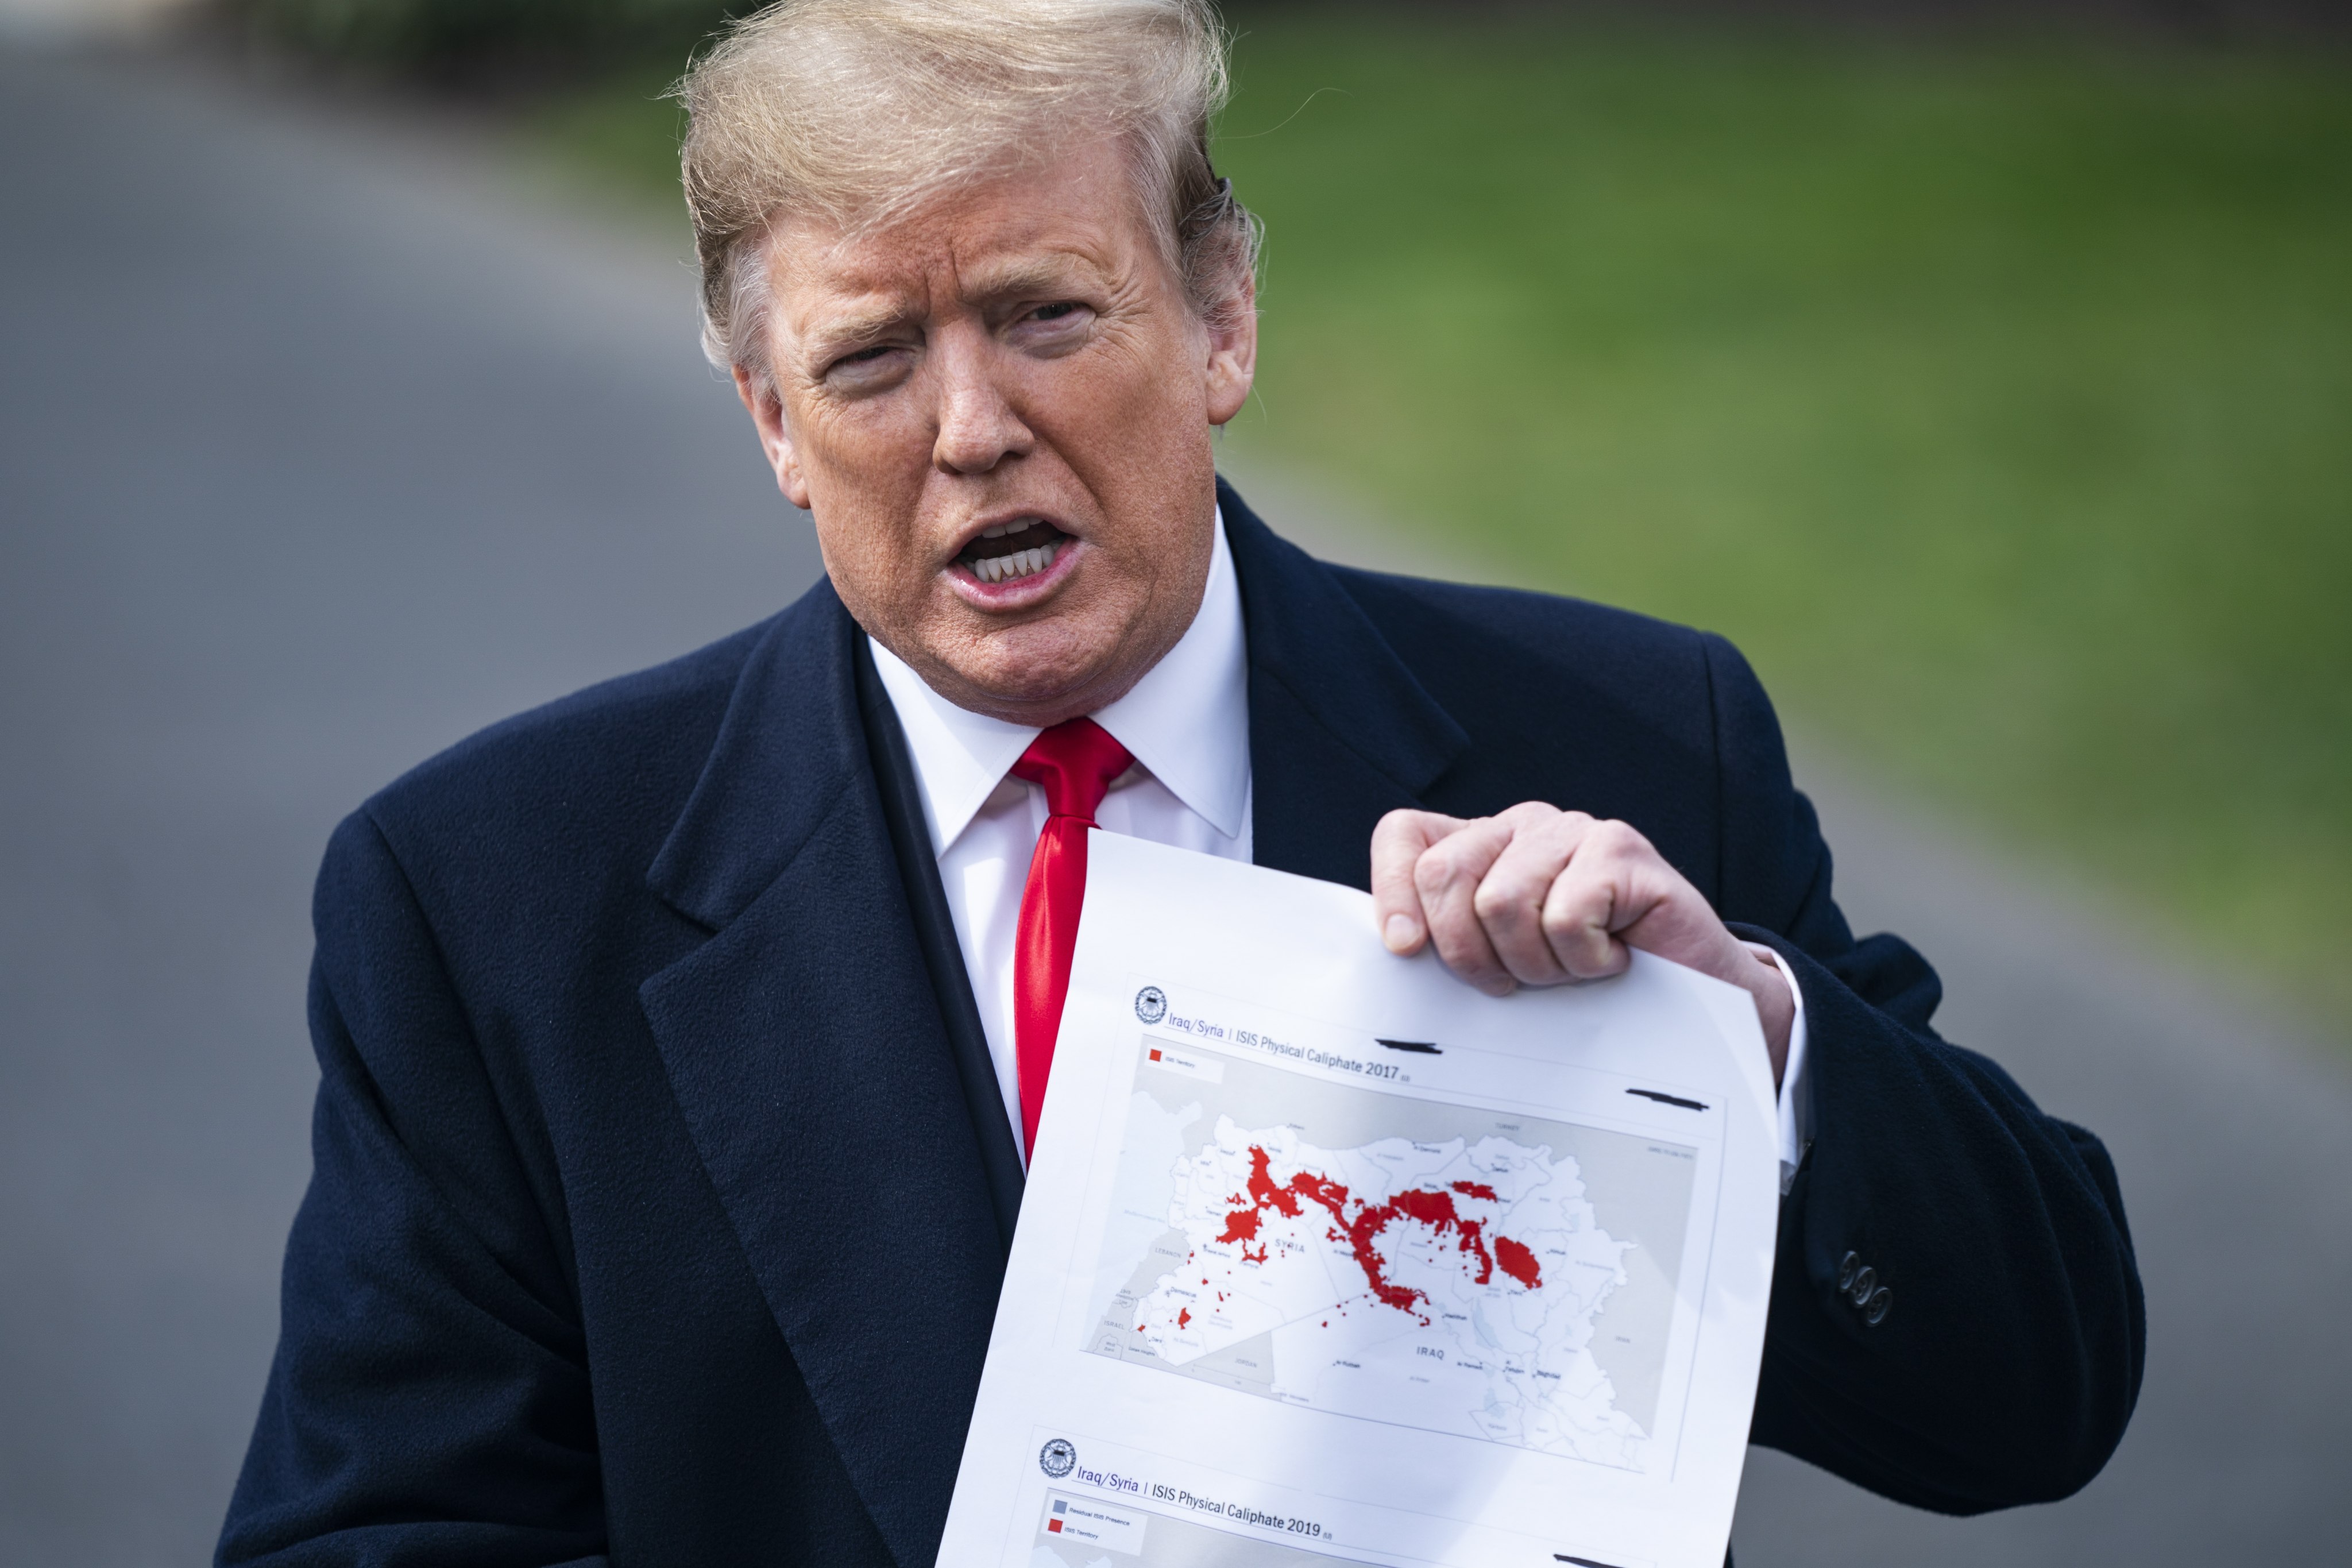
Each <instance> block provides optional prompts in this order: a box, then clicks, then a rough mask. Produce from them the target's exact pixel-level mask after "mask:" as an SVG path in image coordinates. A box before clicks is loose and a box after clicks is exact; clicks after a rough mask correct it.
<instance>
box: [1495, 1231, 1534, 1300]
mask: <svg viewBox="0 0 2352 1568" xmlns="http://www.w3.org/2000/svg"><path fill="white" fill-rule="evenodd" d="M1495 1261H1496V1263H1498V1264H1500V1265H1501V1266H1502V1269H1503V1272H1504V1273H1506V1274H1507V1275H1509V1276H1510V1277H1511V1278H1512V1279H1516V1280H1517V1281H1518V1282H1519V1283H1520V1284H1522V1285H1524V1286H1526V1287H1527V1288H1528V1289H1530V1290H1532V1289H1535V1288H1536V1287H1537V1286H1538V1285H1540V1284H1542V1283H1543V1271H1542V1270H1541V1269H1539V1268H1537V1267H1536V1255H1535V1254H1534V1253H1532V1252H1529V1251H1528V1249H1527V1248H1526V1247H1521V1246H1520V1245H1519V1244H1518V1243H1517V1242H1516V1241H1513V1240H1512V1239H1511V1238H1510V1237H1507V1236H1498V1237H1496V1238H1495Z"/></svg>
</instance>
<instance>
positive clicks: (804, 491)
mask: <svg viewBox="0 0 2352 1568" xmlns="http://www.w3.org/2000/svg"><path fill="white" fill-rule="evenodd" d="M735 395H736V396H738V397H740V398H741V399H742V400H743V407H744V409H745V411H746V412H748V413H749V414H750V415H751V424H752V426H754V427H755V428H757V429H758V431H759V432H760V450H761V451H762V452H764V453H766V454H767V457H768V467H770V468H773V469H775V471H776V488H777V489H780V490H782V491H783V492H784V499H785V500H788V501H790V502H792V503H793V505H794V506H796V507H798V508H800V509H801V510H803V511H806V510H808V503H809V490H808V481H807V480H806V479H803V478H802V477H801V465H800V459H799V458H798V457H797V456H795V455H794V453H793V433H792V430H791V428H790V427H789V426H786V425H785V423H784V403H783V399H782V398H781V397H778V396H777V395H776V387H775V383H774V382H773V381H772V380H771V379H770V378H768V377H767V376H763V375H755V374H752V373H751V371H750V370H749V369H747V368H746V367H744V366H742V365H740V364H739V365H737V366H736V367H735ZM1244 395H1246V394H1244ZM1227 417H1231V416H1227Z"/></svg>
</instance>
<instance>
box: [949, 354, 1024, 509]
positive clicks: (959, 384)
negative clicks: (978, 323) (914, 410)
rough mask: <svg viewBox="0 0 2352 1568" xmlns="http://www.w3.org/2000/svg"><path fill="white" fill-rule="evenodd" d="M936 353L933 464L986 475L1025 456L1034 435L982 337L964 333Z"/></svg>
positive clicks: (950, 470) (953, 471)
mask: <svg viewBox="0 0 2352 1568" xmlns="http://www.w3.org/2000/svg"><path fill="white" fill-rule="evenodd" d="M942 336H943V337H945V338H946V339H947V340H948V341H946V342H940V344H939V345H938V347H937V349H936V350H935V351H934V357H933V363H934V364H935V365H936V366H937V368H938V370H939V373H940V412H939V435H938V437H936V438H935V439H934V440H933V442H932V444H931V462H932V464H933V465H934V466H935V467H937V468H939V469H940V471H941V472H942V473H949V474H984V473H987V472H988V471H989V470H990V469H992V468H995V467H996V465H997V464H999V463H1001V462H1003V460H1004V459H1005V458H1018V457H1023V456H1025V455H1026V454H1027V453H1028V452H1029V450H1030V448H1031V447H1034V446H1035V445H1036V440H1037V438H1036V437H1035V436H1034V434H1032V433H1031V431H1030V429H1029V426H1026V425H1024V424H1023V423H1022V421H1021V416H1019V415H1018V414H1016V413H1014V412H1013V405H1012V404H1011V403H1009V402H1008V401H1006V399H1005V396H1004V393H1003V389H1002V388H1001V387H1000V386H999V385H998V384H997V379H996V376H997V370H998V367H997V365H996V363H995V360H996V355H995V354H994V353H992V352H991V351H992V347H993V345H992V344H990V343H989V342H987V341H986V339H985V336H984V335H983V334H978V333H975V334H973V336H974V337H977V338H979V339H980V341H978V342H973V341H970V340H968V339H965V338H964V336H963V334H961V333H952V334H942Z"/></svg>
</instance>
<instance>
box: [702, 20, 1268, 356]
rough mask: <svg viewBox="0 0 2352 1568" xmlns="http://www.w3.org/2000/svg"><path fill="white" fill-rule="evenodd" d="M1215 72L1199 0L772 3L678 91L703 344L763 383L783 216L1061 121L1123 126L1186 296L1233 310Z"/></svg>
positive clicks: (1216, 40) (990, 161)
mask: <svg viewBox="0 0 2352 1568" xmlns="http://www.w3.org/2000/svg"><path fill="white" fill-rule="evenodd" d="M1227 89H1228V79H1227V75H1226V68H1225V37H1224V33H1223V29H1222V27H1221V26H1219V25H1218V22H1217V19H1216V16H1215V15H1214V13H1213V12H1212V11H1211V10H1210V8H1209V5H1208V0H778V3H777V4H775V5H770V6H769V7H767V8H766V9H765V10H762V11H760V12H758V13H756V14H754V15H752V16H749V17H746V18H745V19H743V20H742V21H740V22H739V23H737V24H735V25H734V26H732V27H731V28H730V29H729V31H728V32H727V33H726V35H725V36H724V37H722V38H721V39H720V40H719V44H718V45H717V47H714V48H713V49H712V50H711V51H710V52H709V54H708V55H706V56H705V57H704V58H702V59H701V60H699V61H698V62H697V63H696V65H695V66H694V68H692V69H691V70H690V71H688V73H687V76H686V78H685V79H683V80H682V81H680V82H679V83H678V84H677V88H676V89H675V92H676V95H677V98H678V99H679V100H680V101H681V102H683V103H684V104H685V105H686V109H687V113H688V130H687V134H686V142H685V145H684V146H683V147H682V148H681V149H680V153H679V163H680V166H681V171H682V173H683V175H684V178H685V183H686V200H687V206H688V210H689V212H690V213H691V215H692V216H693V219H694V243H695V252H696V255H697V257H698V258H699V260H700V261H701V264H702V323H703V325H702V345H703V352H704V353H706V354H708V355H709V358H710V361H711V363H713V364H715V365H717V366H718V367H719V368H720V369H722V370H727V369H731V368H734V367H736V366H741V367H742V368H744V369H745V370H747V371H749V372H750V373H751V374H752V376H753V377H754V379H755V380H756V381H758V382H759V383H761V384H762V385H763V386H765V385H768V384H771V383H770V375H769V367H768V353H767V327H766V318H767V265H766V262H767V242H768V237H769V232H770V228H771V226H772V223H773V221H774V220H775V218H776V217H777V216H779V215H780V214H783V213H792V214H794V215H804V216H813V217H815V218H818V219H820V220H823V221H824V222H825V223H827V224H828V225H830V226H835V227H838V228H843V229H849V230H856V229H858V228H862V227H866V226H871V225H874V224H877V223H881V222H886V221H887V220H888V219H890V218H892V217H894V216H899V215H903V214H905V213H907V212H908V211H910V210H911V209H913V208H914V207H915V206H917V205H919V204H920V203H922V202H923V201H924V200H925V199H926V198H927V197H929V196H932V195H937V194H939V193H940V192H941V191H944V190H946V189H949V188H950V187H952V186H956V185H959V184H966V183H969V182H971V181H973V180H976V179H981V178H985V177H988V176H989V175H991V174H996V173H1000V172H1004V171H1007V170H1011V169H1016V168H1018V167H1020V166H1021V165H1022V163H1024V161H1026V160H1029V159H1033V158H1035V157H1038V156H1042V155H1045V154H1047V153H1051V152H1052V151H1054V150H1055V148H1057V147H1059V146H1061V145H1064V144H1065V141H1066V138H1068V137H1071V136H1074V135H1089V136H1093V135H1108V136H1111V137H1115V138H1118V139H1120V140H1122V141H1124V142H1125V143H1126V144H1127V147H1128V149H1129V154H1130V157H1131V160H1132V165H1133V169H1134V173H1135V178H1136V182H1137V190H1138V193H1139V195H1140V196H1141V197H1142V200H1143V205H1144V210H1145V212H1146V213H1147V214H1150V215H1151V216H1153V218H1154V219H1155V220H1156V221H1155V225H1154V226H1155V231H1156V237H1158V239H1159V240H1160V243H1161V245H1162V247H1163V251H1164V254H1165V256H1166V258H1167V259H1168V261H1169V262H1170V263H1171V265H1172V266H1173V267H1174V268H1176V270H1177V271H1178V273H1179V275H1180V276H1181V278H1182V279H1183V281H1184V286H1185V290H1186V293H1187V295H1188V296H1189V297H1190V299H1191V300H1192V305H1193V308H1194V309H1195V310H1197V311H1199V312H1200V313H1201V315H1202V318H1203V319H1204V320H1205V321H1209V322H1210V323H1211V324H1212V325H1213V326H1227V325H1230V324H1231V323H1232V321H1233V319H1234V316H1235V315H1237V314H1239V313H1240V312H1244V311H1245V310H1247V309H1248V308H1249V307H1248V305H1247V302H1246V301H1247V299H1248V294H1247V291H1246V289H1245V287H1244V284H1245V282H1246V280H1247V279H1249V278H1250V277H1251V276H1252V274H1253V272H1254V270H1255V266H1256V261H1257V245H1258V230H1257V225H1256V220H1255V218H1253V217H1252V216H1250V214H1249V212H1248V211H1247V209H1245V208H1244V206H1243V205H1241V203H1240V202H1239V201H1237V200H1236V199H1234V194H1233V187H1232V184H1231V182H1230V181H1225V180H1221V179H1219V178H1218V177H1217V175H1216V173H1215V171H1214V170H1213V168H1212V167H1211V165H1210V162H1209V122H1210V120H1211V118H1212V117H1213V115H1214V114H1215V113H1216V112H1217V110H1220V109H1221V108H1223V105H1224V101H1225V95H1226V92H1227ZM1041 128H1042V129H1041Z"/></svg>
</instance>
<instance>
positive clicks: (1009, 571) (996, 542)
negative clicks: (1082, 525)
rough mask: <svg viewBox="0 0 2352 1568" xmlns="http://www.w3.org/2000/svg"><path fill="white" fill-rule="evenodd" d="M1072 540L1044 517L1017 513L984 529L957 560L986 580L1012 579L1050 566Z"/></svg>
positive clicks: (1027, 575)
mask: <svg viewBox="0 0 2352 1568" xmlns="http://www.w3.org/2000/svg"><path fill="white" fill-rule="evenodd" d="M1069 542H1070V536H1069V535H1068V534H1066V533H1064V532H1063V531H1061V530H1060V529H1058V528H1055V526H1054V525H1053V524H1052V523H1050V522H1047V521H1045V519H1044V518H1042V517H1016V518H1014V519H1013V520H1012V521H1009V522H1001V523H998V524H997V525H995V526H994V527H993V528H983V529H982V530H981V531H980V537H979V538H977V539H975V540H973V541H972V542H971V543H970V544H967V545H965V546H964V547H963V553H962V554H961V555H959V556H957V557H956V563H957V564H958V565H961V567H963V568H964V570H966V571H968V572H970V573H971V574H972V575H973V576H975V577H977V578H979V579H980V580H981V581H982V582H983V583H1013V582H1018V581H1019V580H1020V579H1022V578H1024V577H1034V576H1035V575H1037V574H1038V573H1040V572H1043V571H1045V569H1046V568H1047V567H1048V566H1051V565H1052V564H1053V563H1054V557H1055V556H1056V555H1058V554H1060V553H1061V552H1062V547H1063V546H1064V545H1066V544H1067V543H1069Z"/></svg>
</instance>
